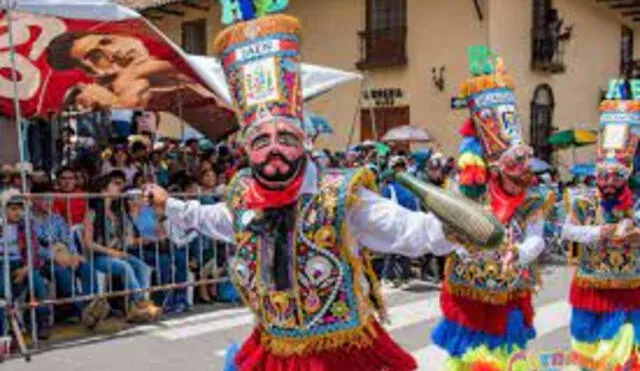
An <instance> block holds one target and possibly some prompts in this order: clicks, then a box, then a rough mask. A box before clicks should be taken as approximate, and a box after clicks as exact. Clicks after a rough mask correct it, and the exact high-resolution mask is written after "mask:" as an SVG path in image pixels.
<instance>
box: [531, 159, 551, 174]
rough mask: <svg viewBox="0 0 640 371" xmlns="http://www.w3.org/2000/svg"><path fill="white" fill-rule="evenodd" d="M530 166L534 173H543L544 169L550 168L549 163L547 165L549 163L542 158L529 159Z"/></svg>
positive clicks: (548, 169)
mask: <svg viewBox="0 0 640 371" xmlns="http://www.w3.org/2000/svg"><path fill="white" fill-rule="evenodd" d="M531 168H532V170H533V172H534V173H544V172H545V171H550V170H551V165H549V163H548V162H546V161H544V160H541V159H539V158H534V159H533V160H531Z"/></svg>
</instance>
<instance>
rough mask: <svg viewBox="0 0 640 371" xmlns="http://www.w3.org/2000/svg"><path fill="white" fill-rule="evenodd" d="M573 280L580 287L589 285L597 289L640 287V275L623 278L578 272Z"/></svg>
mask: <svg viewBox="0 0 640 371" xmlns="http://www.w3.org/2000/svg"><path fill="white" fill-rule="evenodd" d="M573 281H574V282H575V284H576V285H578V286H580V287H589V288H596V289H636V288H638V287H640V277H639V278H633V279H625V280H621V279H615V278H610V279H606V278H591V277H583V276H580V275H579V274H576V276H575V277H574V280H573Z"/></svg>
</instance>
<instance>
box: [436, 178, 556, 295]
mask: <svg viewBox="0 0 640 371" xmlns="http://www.w3.org/2000/svg"><path fill="white" fill-rule="evenodd" d="M553 202H554V199H553V196H552V195H550V194H547V193H546V192H544V190H543V189H540V188H535V187H534V188H530V189H529V190H528V191H527V196H526V199H525V202H524V203H523V204H522V205H521V206H520V207H519V208H518V210H517V211H516V213H515V214H514V216H513V217H512V218H511V220H510V222H509V226H508V232H509V233H508V234H507V237H506V238H508V239H509V240H508V241H506V242H505V243H504V244H503V248H501V249H497V250H480V251H477V252H473V253H471V259H468V258H462V257H460V256H459V255H458V254H450V255H449V257H448V258H447V264H446V268H445V285H447V288H448V289H449V290H450V291H451V292H452V293H453V294H454V295H458V296H463V297H466V298H469V299H472V300H477V301H482V302H485V303H489V304H505V303H507V302H508V301H509V300H512V299H515V298H517V297H519V296H522V295H524V294H526V293H529V292H532V291H533V290H534V288H535V287H536V285H538V284H539V280H540V279H539V275H538V269H537V267H536V266H535V264H531V265H523V264H519V263H516V265H515V269H513V270H509V271H504V269H503V266H502V258H503V256H504V254H505V252H506V251H507V249H508V248H509V247H510V246H512V245H515V244H517V243H521V242H523V241H524V239H525V237H526V236H525V232H526V225H527V222H528V221H529V218H530V217H532V216H534V215H535V214H536V213H537V212H538V211H540V210H541V209H543V208H545V209H546V208H547V207H548V206H550V205H553ZM471 249H473V247H471ZM473 250H475V249H473Z"/></svg>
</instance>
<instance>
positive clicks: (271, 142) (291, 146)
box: [245, 121, 306, 190]
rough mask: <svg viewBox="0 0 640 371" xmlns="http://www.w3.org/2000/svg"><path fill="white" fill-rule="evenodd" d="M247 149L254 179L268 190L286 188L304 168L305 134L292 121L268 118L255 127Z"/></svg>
mask: <svg viewBox="0 0 640 371" xmlns="http://www.w3.org/2000/svg"><path fill="white" fill-rule="evenodd" d="M245 149H246V152H247V154H248V157H249V165H250V167H251V170H252V172H253V176H254V178H255V179H256V180H257V181H258V183H260V185H262V186H263V187H265V188H267V189H272V190H278V189H285V188H287V186H289V185H290V184H291V183H292V182H293V181H294V180H295V179H297V178H298V176H300V175H301V174H302V171H303V170H304V165H305V162H306V155H305V145H304V133H303V132H302V131H301V130H300V129H298V128H296V127H295V126H293V125H291V124H289V123H286V122H280V121H276V122H273V121H269V122H264V123H261V124H259V125H257V126H255V127H252V128H251V129H250V131H249V132H248V133H247V135H246V137H245Z"/></svg>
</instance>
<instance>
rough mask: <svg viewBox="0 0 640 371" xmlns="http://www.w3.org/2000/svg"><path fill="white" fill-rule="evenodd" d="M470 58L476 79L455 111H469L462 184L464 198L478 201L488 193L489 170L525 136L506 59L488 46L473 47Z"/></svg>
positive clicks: (466, 85) (462, 147)
mask: <svg viewBox="0 0 640 371" xmlns="http://www.w3.org/2000/svg"><path fill="white" fill-rule="evenodd" d="M468 54H469V71H470V72H471V74H472V75H473V77H472V78H470V79H468V80H467V81H465V82H464V83H463V84H462V85H461V87H460V92H459V94H458V96H457V97H455V98H453V101H452V107H453V108H456V109H460V108H468V109H469V113H470V116H469V118H468V119H467V120H466V121H465V123H464V125H463V126H462V128H461V129H460V133H461V134H462V136H463V139H462V142H461V144H460V148H459V151H460V157H459V159H458V168H459V170H460V173H459V183H460V191H461V192H462V193H463V194H465V195H466V196H468V197H472V198H478V197H480V196H481V195H482V194H484V192H485V190H486V184H487V181H488V179H487V178H488V168H489V167H490V166H493V165H495V164H496V162H497V161H498V160H499V159H500V156H502V154H503V153H504V152H506V151H507V150H508V149H509V148H511V147H513V146H515V145H518V144H522V134H521V125H520V117H519V115H518V110H517V108H516V96H515V94H514V86H513V80H512V79H511V76H509V75H508V74H507V73H506V72H505V70H504V65H503V63H502V59H500V58H499V57H497V56H496V55H495V54H494V53H493V52H491V51H490V50H489V49H488V48H486V47H484V46H472V47H470V48H469V50H468Z"/></svg>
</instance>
